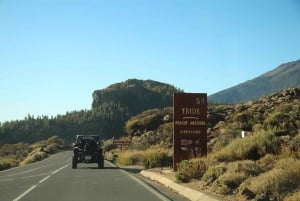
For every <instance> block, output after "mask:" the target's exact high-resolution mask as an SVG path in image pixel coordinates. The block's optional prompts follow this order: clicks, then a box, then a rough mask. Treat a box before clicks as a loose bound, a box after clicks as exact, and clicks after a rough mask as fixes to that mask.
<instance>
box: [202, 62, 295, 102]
mask: <svg viewBox="0 0 300 201" xmlns="http://www.w3.org/2000/svg"><path fill="white" fill-rule="evenodd" d="M298 86H300V60H297V61H293V62H289V63H286V64H282V65H280V66H278V67H277V68H275V69H274V70H272V71H269V72H267V73H265V74H263V75H261V76H259V77H257V78H254V79H252V80H248V81H246V82H244V83H241V84H239V85H237V86H234V87H231V88H228V89H225V90H222V91H220V92H218V93H215V94H212V95H210V96H209V97H208V100H209V101H210V102H214V103H241V102H246V101H248V100H252V99H255V98H259V97H263V96H266V95H269V94H271V93H274V92H278V91H280V90H283V89H287V88H289V87H298Z"/></svg>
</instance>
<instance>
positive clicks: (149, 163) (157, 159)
mask: <svg viewBox="0 0 300 201" xmlns="http://www.w3.org/2000/svg"><path fill="white" fill-rule="evenodd" d="M171 163H172V157H171V156H170V155H168V152H166V151H165V150H158V151H157V150H153V151H150V152H146V154H145V158H144V160H143V165H144V167H145V168H146V169H148V168H156V167H164V166H169V165H170V164H171Z"/></svg>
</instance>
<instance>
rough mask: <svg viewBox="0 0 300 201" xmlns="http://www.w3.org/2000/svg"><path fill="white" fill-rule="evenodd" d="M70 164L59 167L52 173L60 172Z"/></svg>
mask: <svg viewBox="0 0 300 201" xmlns="http://www.w3.org/2000/svg"><path fill="white" fill-rule="evenodd" d="M68 165H69V164H67V165H65V166H62V167H61V168H59V169H57V170H55V171H53V172H52V173H51V174H52V175H55V174H56V173H58V172H59V171H61V170H62V169H64V168H66V167H68Z"/></svg>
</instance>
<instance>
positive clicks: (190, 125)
mask: <svg viewBox="0 0 300 201" xmlns="http://www.w3.org/2000/svg"><path fill="white" fill-rule="evenodd" d="M173 109H174V118H173V119H174V120H173V128H174V129H173V143H174V146H173V149H174V150H173V168H174V171H177V164H178V163H179V162H181V161H182V160H187V159H191V158H195V157H201V156H206V155H207V94H206V93H175V94H174V96H173Z"/></svg>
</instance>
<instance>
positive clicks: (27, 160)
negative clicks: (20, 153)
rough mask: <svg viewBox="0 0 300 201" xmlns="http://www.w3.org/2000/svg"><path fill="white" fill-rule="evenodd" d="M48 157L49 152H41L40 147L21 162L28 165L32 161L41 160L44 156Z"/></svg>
mask: <svg viewBox="0 0 300 201" xmlns="http://www.w3.org/2000/svg"><path fill="white" fill-rule="evenodd" d="M46 157H47V154H46V153H45V152H41V151H39V149H36V150H34V151H32V152H31V153H30V154H29V155H28V156H27V158H25V160H23V161H22V162H21V163H20V164H21V165H27V164H30V163H35V162H37V161H41V160H43V159H44V158H46Z"/></svg>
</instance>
